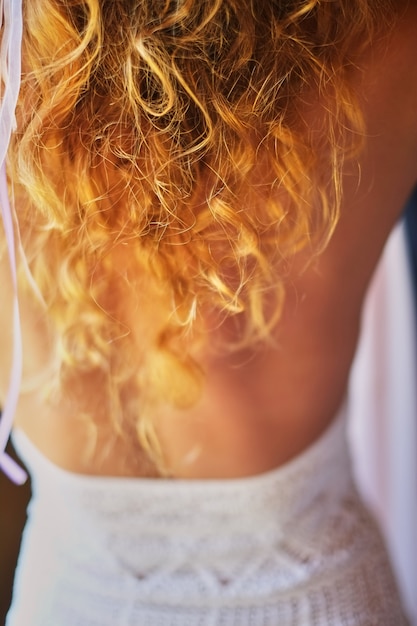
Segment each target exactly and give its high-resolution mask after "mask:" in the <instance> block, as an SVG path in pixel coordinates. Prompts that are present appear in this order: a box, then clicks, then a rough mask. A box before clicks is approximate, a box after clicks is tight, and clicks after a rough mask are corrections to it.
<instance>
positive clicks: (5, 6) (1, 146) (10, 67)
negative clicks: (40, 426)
mask: <svg viewBox="0 0 417 626" xmlns="http://www.w3.org/2000/svg"><path fill="white" fill-rule="evenodd" d="M0 19H1V24H0V26H1V28H2V40H1V46H0V76H1V86H2V97H1V103H0V207H1V215H2V219H3V224H4V232H5V236H6V242H7V247H8V253H9V262H10V268H11V276H12V284H13V291H14V297H13V354H12V366H11V372H10V384H9V389H8V392H7V396H6V401H5V404H4V406H3V413H2V417H1V420H0V467H1V469H2V470H3V471H4V472H5V473H6V474H7V475H8V476H9V478H11V480H13V481H14V482H15V483H17V484H22V483H24V482H25V480H26V478H27V476H26V472H24V470H23V469H22V468H21V467H19V465H17V463H16V462H15V461H14V460H13V459H12V458H11V457H9V456H8V455H7V453H6V452H5V448H6V444H7V441H8V438H9V435H10V431H11V428H12V424H13V418H14V414H15V411H16V406H17V402H18V398H19V389H20V382H21V377H22V335H21V328H20V315H19V301H18V296H17V271H16V248H15V238H14V229H13V216H12V211H11V208H10V202H9V196H8V189H7V177H6V155H7V149H8V147H9V143H10V137H11V134H12V131H13V130H14V129H15V127H16V120H15V109H16V103H17V98H18V95H19V89H20V76H21V44H22V30H23V27H22V0H0Z"/></svg>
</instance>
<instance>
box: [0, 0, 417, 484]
mask: <svg viewBox="0 0 417 626" xmlns="http://www.w3.org/2000/svg"><path fill="white" fill-rule="evenodd" d="M416 17H417V11H416V8H410V9H409V10H408V13H407V14H406V15H405V16H404V18H403V19H401V21H400V22H399V23H398V24H397V26H396V30H395V31H394V32H393V33H392V34H391V35H390V36H389V38H388V39H387V41H386V42H383V43H381V44H380V47H379V48H376V49H375V50H374V51H373V55H372V58H371V57H369V58H368V59H367V60H366V62H365V63H363V66H364V67H363V70H358V71H357V75H356V77H355V80H356V81H357V88H358V92H359V93H360V94H361V96H362V98H363V103H364V111H365V118H366V122H367V129H368V138H367V145H366V149H365V151H364V153H363V155H362V157H361V158H360V162H359V163H349V164H348V165H347V166H346V171H345V172H344V199H343V204H342V212H341V219H340V221H339V224H338V226H337V229H336V232H335V234H334V236H333V238H332V240H331V242H330V244H329V246H328V247H327V248H326V250H325V252H324V253H322V255H321V256H320V257H319V259H317V260H316V261H314V262H313V263H311V264H310V265H309V268H308V269H307V270H306V271H303V272H302V271H301V268H303V267H304V266H305V264H306V254H307V253H305V254H303V255H302V256H300V258H295V259H294V261H293V265H292V268H291V270H290V272H289V276H288V280H287V284H286V299H285V307H284V311H283V315H282V317H281V319H280V322H279V324H278V326H277V328H276V330H275V331H274V337H273V339H274V341H273V342H271V343H270V344H269V345H268V346H267V347H263V348H262V349H259V348H257V349H255V348H254V349H253V350H249V349H246V350H245V351H242V352H240V353H237V354H234V355H233V356H228V357H225V356H222V357H220V356H216V354H215V353H214V352H213V353H207V354H205V355H204V356H203V365H204V369H205V372H206V381H205V387H204V392H203V395H202V398H201V400H200V401H199V403H198V404H197V405H196V406H194V407H193V408H192V409H189V410H183V411H179V410H178V411H174V410H167V411H162V412H161V414H158V415H155V424H156V430H157V434H158V437H159V440H160V443H161V446H162V450H163V452H164V456H165V458H166V459H167V463H168V466H169V467H170V471H171V473H172V475H173V476H177V477H186V478H208V477H216V478H219V477H237V476H244V475H251V474H257V473H260V472H263V471H266V470H269V469H271V468H274V467H276V466H279V465H281V464H282V463H284V462H285V461H287V460H288V459H289V458H291V457H293V456H294V455H296V454H297V453H299V452H301V451H302V450H303V449H304V448H305V447H306V446H308V445H309V444H310V443H311V442H312V441H313V440H314V439H315V438H316V437H317V436H318V435H319V434H320V433H321V432H322V431H323V429H324V428H325V427H326V426H327V425H328V424H329V423H330V422H331V420H332V418H333V417H334V415H335V413H336V411H337V409H338V407H339V405H340V404H341V402H342V401H343V397H344V394H345V391H346V384H347V380H348V376H349V370H350V366H351V363H352V359H353V356H354V352H355V347H356V342H357V338H358V333H359V330H360V315H361V308H362V303H363V299H364V295H365V292H366V288H367V285H368V282H369V280H370V277H371V275H372V272H373V270H374V268H375V266H376V263H377V261H378V258H379V256H380V254H381V251H382V249H383V246H384V243H385V241H386V239H387V237H388V235H389V233H390V231H391V229H392V227H393V225H394V223H395V221H396V220H397V218H398V217H399V215H400V212H401V209H402V207H403V206H404V203H405V201H406V199H407V196H408V194H409V193H410V191H411V189H412V187H413V185H414V184H415V182H416V179H417V167H416V164H417V123H416V118H417V72H416V69H417V68H416V63H415V40H416V27H415V24H417V20H416ZM0 271H1V275H2V285H6V289H5V291H4V293H3V302H7V301H9V302H10V298H8V288H7V281H8V267H7V262H6V255H4V254H3V257H2V260H1V266H0ZM126 306H129V303H128V302H127V303H126ZM22 308H23V311H24V313H23V331H24V342H25V348H24V349H25V351H24V357H25V372H24V378H25V380H26V381H27V382H28V383H29V382H30V381H32V382H33V381H34V384H33V385H32V387H33V389H31V390H27V391H26V392H24V393H22V396H21V400H20V404H19V407H18V412H17V416H16V425H17V426H18V427H19V428H22V429H23V430H24V431H26V433H27V434H28V436H29V437H30V438H31V439H32V440H33V441H34V443H35V444H36V445H37V446H38V447H39V448H40V449H41V450H42V451H43V452H44V453H45V454H46V455H47V456H48V457H49V458H50V459H51V460H52V461H54V462H55V463H57V464H58V465H61V466H63V467H65V468H67V469H69V470H72V471H75V472H83V473H92V474H108V475H119V474H127V475H141V474H142V473H143V471H142V465H141V462H140V459H139V460H138V458H137V454H138V452H137V451H135V449H134V448H133V447H131V446H129V445H127V444H126V442H124V441H123V440H122V439H117V440H114V439H113V437H112V436H111V435H110V434H109V431H108V428H107V427H105V426H103V428H102V429H99V430H98V433H96V435H95V436H96V439H95V440H94V444H93V445H92V444H91V436H90V430H89V426H88V423H87V422H86V421H85V420H83V419H82V418H81V417H80V416H78V415H77V406H74V404H72V405H68V406H63V405H60V406H59V407H56V406H54V405H53V404H52V403H49V402H48V400H47V399H45V397H44V396H43V394H42V391H41V381H42V376H43V374H42V372H44V371H45V372H46V373H45V376H46V377H47V376H48V374H47V362H48V338H47V331H46V325H45V323H44V321H43V319H42V315H41V313H40V312H39V311H37V308H36V304H33V303H29V302H25V301H24V300H22ZM0 315H1V318H0V321H1V323H0V343H1V345H2V346H5V349H2V351H1V354H0V382H1V387H0V388H1V392H2V394H4V392H5V389H6V387H7V381H8V368H9V364H10V358H9V355H10V343H11V342H10V331H9V329H10V328H11V324H10V310H8V309H7V307H3V308H2V310H1V313H0ZM142 325H143V321H142ZM238 327H239V324H238V323H236V324H235V323H234V322H233V321H230V322H228V323H227V328H222V329H218V330H212V331H211V332H212V333H213V340H214V341H215V340H216V337H215V335H216V333H217V334H220V333H222V332H228V333H232V334H233V333H237V332H238V330H239V328H238ZM138 328H139V327H138ZM136 334H138V335H140V332H139V330H138V331H137V333H136ZM38 375H40V378H39V379H38V378H37V377H38ZM25 380H24V384H25ZM28 386H29V385H28ZM86 393H88V394H96V395H97V397H98V398H99V395H100V389H99V388H94V386H93V387H92V388H91V387H89V388H88V389H87V390H86ZM91 446H92V447H91ZM90 448H91V449H93V450H95V452H93V453H92V454H89V450H90Z"/></svg>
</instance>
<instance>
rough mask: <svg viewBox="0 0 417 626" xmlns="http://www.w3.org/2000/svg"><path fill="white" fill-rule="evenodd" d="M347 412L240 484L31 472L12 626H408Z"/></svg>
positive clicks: (27, 452)
mask: <svg viewBox="0 0 417 626" xmlns="http://www.w3.org/2000/svg"><path fill="white" fill-rule="evenodd" d="M344 430H345V429H344V419H343V418H342V417H339V418H338V419H337V420H336V421H335V422H334V423H333V424H332V425H331V427H330V428H329V429H328V430H327V431H326V432H325V433H324V434H323V435H322V437H321V438H320V439H319V440H318V441H317V442H316V443H314V444H313V445H312V446H311V447H310V448H309V449H307V450H306V451H305V452H304V453H303V454H301V455H299V456H298V457H296V458H295V459H294V460H292V461H291V462H289V463H287V464H286V465H284V466H283V467H280V468H279V469H277V470H275V471H272V472H269V473H266V474H262V475H259V476H255V477H251V478H243V479H236V480H235V479H233V480H192V481H189V480H165V479H163V480H158V479H157V480H154V479H136V478H103V477H91V476H82V475H76V474H72V473H70V472H67V471H64V470H62V469H59V468H57V467H56V466H55V465H53V464H52V463H51V462H49V461H48V460H47V459H45V458H44V457H43V456H42V455H41V454H40V453H39V451H38V450H37V449H36V448H35V447H34V446H33V444H32V443H31V442H30V441H29V440H28V439H27V438H26V436H25V435H24V434H23V433H22V432H20V431H16V432H15V433H14V441H15V444H16V447H17V449H18V450H19V452H20V454H21V456H22V458H23V459H24V460H25V461H26V463H27V465H28V467H29V469H30V471H31V473H32V477H33V498H32V501H31V504H30V507H29V520H28V523H27V527H26V530H25V534H24V539H23V544H22V551H21V556H20V562H19V567H18V573H17V578H16V583H15V592H14V601H13V605H12V609H11V611H10V613H9V617H8V621H7V626H290V625H291V626H342V625H343V626H370V625H371V624H375V626H376V625H377V626H402V625H403V624H405V621H404V620H403V617H402V613H401V609H400V606H399V601H398V596H397V592H396V589H395V584H394V582H393V580H392V575H391V572H390V568H389V565H388V562H387V558H386V555H385V551H384V549H383V547H382V544H381V541H380V538H379V535H378V533H377V531H376V529H375V527H374V525H373V523H372V522H371V520H370V518H369V516H368V514H367V513H366V512H365V510H364V509H363V507H362V505H361V503H360V501H359V499H358V496H357V493H356V491H355V489H354V486H353V484H352V480H351V474H350V462H349V455H348V452H347V446H346V441H345V433H344Z"/></svg>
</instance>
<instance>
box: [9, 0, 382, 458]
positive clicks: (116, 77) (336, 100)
mask: <svg viewBox="0 0 417 626" xmlns="http://www.w3.org/2000/svg"><path fill="white" fill-rule="evenodd" d="M24 10H25V16H24V18H25V25H26V26H25V32H24V43H23V67H24V73H23V82H22V91H21V98H20V104H19V109H18V121H19V128H18V133H17V134H16V136H15V139H14V142H13V144H12V146H11V149H10V154H9V161H10V164H9V165H10V168H9V169H10V173H11V176H12V178H13V182H14V185H15V188H16V197H17V198H18V200H19V206H18V207H17V208H18V217H19V221H20V223H21V230H22V238H23V243H24V247H25V250H26V254H27V258H28V262H29V265H30V268H31V272H32V275H33V277H34V279H35V281H36V283H37V285H38V288H39V290H40V292H41V293H42V297H43V299H44V302H45V306H46V308H47V311H48V315H49V316H50V319H52V320H53V323H54V325H55V329H56V335H57V337H58V344H59V348H58V355H59V356H58V360H59V363H60V368H59V372H60V374H59V386H60V387H61V389H62V390H63V391H66V392H68V390H70V389H72V390H74V389H80V388H82V386H83V384H86V383H85V382H84V383H83V381H86V380H88V379H89V377H93V378H94V379H95V380H96V379H97V380H98V379H99V380H101V381H102V388H103V398H102V401H103V403H104V405H105V406H106V411H108V413H109V414H111V415H112V417H113V419H114V423H115V427H116V429H118V430H120V431H121V432H123V431H126V432H127V431H128V430H129V429H136V431H137V433H138V434H139V439H140V441H141V444H142V446H143V447H144V448H145V449H147V450H148V452H149V454H150V455H151V456H152V455H153V456H154V457H155V458H158V459H159V462H160V464H161V467H162V465H163V463H162V461H161V460H160V453H159V452H158V444H157V441H156V440H155V437H154V435H153V434H152V433H153V431H152V411H153V407H154V406H155V405H156V404H157V403H160V404H161V403H162V404H163V403H168V404H172V405H174V406H177V407H181V406H189V405H191V404H192V403H193V402H195V401H196V399H197V398H198V390H199V388H200V385H201V384H203V382H202V381H203V374H202V371H201V363H200V362H199V360H198V354H199V349H200V348H201V346H203V345H204V337H205V332H207V319H215V320H217V321H216V322H215V323H219V324H221V320H222V319H224V318H230V317H232V316H239V317H240V318H242V319H243V320H244V324H243V325H242V332H241V335H240V338H239V341H238V342H236V341H235V342H234V345H233V346H232V345H229V344H227V345H226V342H225V344H224V346H223V349H224V350H230V349H236V347H237V344H239V346H247V345H254V344H255V343H256V342H259V341H264V340H267V338H268V336H269V333H270V330H271V328H272V327H273V325H274V324H275V323H276V321H277V319H278V318H279V314H280V309H281V306H282V302H283V298H284V291H285V290H284V284H285V274H286V271H287V270H286V268H287V263H288V261H289V260H291V258H292V257H293V255H294V254H295V253H297V252H298V251H300V250H302V249H303V248H306V247H308V249H309V250H311V254H312V255H313V254H318V253H319V252H320V250H322V249H323V247H324V246H325V245H326V243H327V241H328V239H329V237H330V236H331V234H332V232H333V229H334V227H335V225H336V223H337V219H338V212H339V205H340V172H341V167H342V164H343V161H344V160H345V159H346V158H350V157H351V156H352V155H354V154H356V153H357V151H358V149H359V148H360V144H361V136H362V132H363V124H362V118H361V114H360V111H359V108H358V105H357V101H356V94H355V92H354V90H353V88H352V87H351V86H350V81H349V72H350V71H351V68H352V65H353V63H354V58H353V52H355V54H357V53H358V51H359V48H360V46H366V45H367V43H368V42H369V41H370V39H371V38H372V36H373V33H374V31H375V28H376V25H377V24H380V23H381V20H382V17H381V16H382V15H386V14H387V2H384V1H383V0H381V1H373V2H372V1H370V0H335V1H324V0H321V1H320V0H310V1H304V0H293V1H273V0H249V1H244V2H242V1H237V0H205V1H204V2H202V1H201V0H177V1H176V2H173V1H170V0H43V1H42V2H36V1H35V0H26V2H25V7H24ZM315 101H319V102H320V115H319V116H318V117H317V119H315V121H314V124H313V125H311V124H310V118H309V114H308V110H309V103H311V102H315ZM127 297H129V298H131V307H130V308H131V309H132V310H133V311H134V316H133V317H135V319H134V320H132V319H131V317H130V318H129V316H128V315H126V314H125V311H124V305H123V303H124V302H125V301H126V298H127ZM132 302H133V304H132ZM150 303H152V304H153V306H154V309H152V306H151V304H150ZM271 303H272V304H271ZM156 311H157V312H156ZM136 318H137V319H141V320H142V322H140V323H139V327H140V328H142V327H141V326H140V324H142V326H143V333H142V335H141V336H140V337H136V336H135V331H134V330H133V329H134V327H135V325H136V326H137V324H136V321H135V320H136ZM143 320H146V321H143ZM136 333H137V330H136ZM74 393H75V392H74ZM88 411H90V412H93V411H94V408H92V407H91V406H90V407H89V408H88ZM88 411H87V412H88ZM126 424H127V426H126Z"/></svg>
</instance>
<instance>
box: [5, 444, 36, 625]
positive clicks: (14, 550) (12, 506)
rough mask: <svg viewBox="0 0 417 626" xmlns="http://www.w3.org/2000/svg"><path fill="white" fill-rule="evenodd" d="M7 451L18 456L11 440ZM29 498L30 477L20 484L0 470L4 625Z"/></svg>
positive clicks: (13, 455) (14, 456)
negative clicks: (14, 482) (12, 480)
mask: <svg viewBox="0 0 417 626" xmlns="http://www.w3.org/2000/svg"><path fill="white" fill-rule="evenodd" d="M7 452H8V453H9V454H10V456H12V457H13V458H15V459H17V456H16V454H15V452H14V450H13V447H12V445H11V444H10V443H9V445H8V446H7ZM29 498H30V481H29V480H28V481H27V482H26V483H25V484H24V485H21V486H18V485H15V484H13V483H12V482H11V480H10V479H9V478H7V476H5V475H4V474H3V472H1V471H0V626H4V623H5V619H6V613H7V610H8V608H9V606H10V600H11V595H12V584H13V575H14V570H15V567H16V561H17V555H18V552H19V546H20V539H21V535H22V530H23V526H24V523H25V521H26V507H27V504H28V502H29ZM27 626H30V624H28V625H27Z"/></svg>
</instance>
